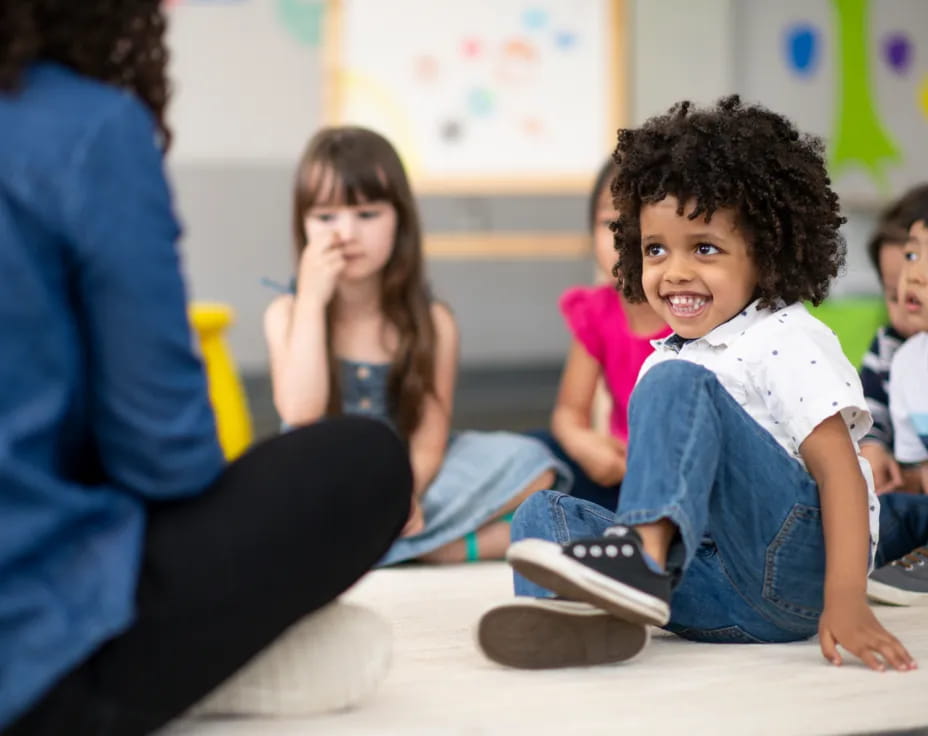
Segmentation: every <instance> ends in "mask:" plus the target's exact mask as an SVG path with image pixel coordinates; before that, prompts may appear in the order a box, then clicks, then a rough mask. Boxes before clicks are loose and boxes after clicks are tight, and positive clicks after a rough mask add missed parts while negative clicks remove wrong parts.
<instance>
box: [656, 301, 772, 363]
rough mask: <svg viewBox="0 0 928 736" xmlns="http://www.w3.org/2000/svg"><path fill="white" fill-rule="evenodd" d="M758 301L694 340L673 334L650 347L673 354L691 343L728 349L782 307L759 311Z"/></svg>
mask: <svg viewBox="0 0 928 736" xmlns="http://www.w3.org/2000/svg"><path fill="white" fill-rule="evenodd" d="M759 301H760V300H759V299H755V300H754V301H753V302H751V303H750V304H748V305H747V306H746V307H745V308H744V309H743V310H742V311H740V312H738V314H736V315H735V316H734V317H732V318H731V319H730V320H728V321H727V322H723V323H722V324H720V325H719V326H718V327H716V328H715V329H714V330H712V331H711V332H708V333H706V334H705V335H703V336H702V337H699V338H696V339H695V340H691V339H687V338H685V337H680V335H678V334H677V333H676V332H674V333H673V334H671V335H668V336H667V337H665V338H663V339H661V340H652V341H651V345H653V346H654V348H655V349H663V350H671V351H673V352H675V353H679V352H680V350H681V349H682V348H683V346H684V345H687V344H689V343H691V342H704V343H706V344H707V345H711V346H712V347H717V348H721V347H729V346H730V345H731V344H732V343H733V342H735V340H737V339H738V338H739V337H741V335H743V334H744V333H745V332H746V331H747V330H748V329H749V328H750V327H753V326H754V325H755V324H757V323H758V322H759V321H760V320H762V319H763V318H764V317H767V316H768V315H770V314H773V313H774V312H777V311H779V310H780V309H782V307H783V306H784V305H783V304H779V305H778V306H776V307H775V308H773V309H761V308H760V307H759V306H758V302H759Z"/></svg>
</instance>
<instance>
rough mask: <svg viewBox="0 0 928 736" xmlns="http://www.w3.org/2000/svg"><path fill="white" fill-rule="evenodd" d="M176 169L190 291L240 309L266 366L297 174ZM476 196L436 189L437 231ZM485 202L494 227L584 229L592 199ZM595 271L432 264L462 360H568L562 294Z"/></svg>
mask: <svg viewBox="0 0 928 736" xmlns="http://www.w3.org/2000/svg"><path fill="white" fill-rule="evenodd" d="M172 174H173V180H174V184H175V193H176V198H177V203H178V207H179V210H180V212H181V217H182V219H183V220H184V222H185V225H186V232H185V238H184V242H183V251H184V256H185V266H186V269H185V270H186V271H187V273H188V275H189V279H190V284H191V293H192V295H193V297H194V298H196V299H205V300H215V301H223V302H227V303H229V304H231V305H232V306H233V307H234V308H235V310H236V313H237V321H236V325H235V327H234V328H233V330H232V331H231V333H230V336H229V342H230V345H231V347H232V350H233V353H234V355H235V357H236V359H237V360H238V362H239V364H240V365H241V366H242V367H243V368H245V369H247V370H262V369H263V368H264V367H265V366H266V363H267V356H266V350H265V345H264V338H263V334H262V326H261V322H262V315H263V312H264V309H265V307H266V306H267V304H268V303H269V302H270V300H271V299H272V298H273V296H274V292H273V291H272V290H271V289H269V288H268V287H266V286H264V285H262V283H261V280H262V277H270V278H272V279H274V280H277V281H281V282H285V281H286V280H287V279H288V278H289V276H290V274H291V272H292V265H291V245H290V232H289V218H290V196H291V193H290V186H291V179H292V172H291V171H290V169H289V168H288V167H282V166H259V165H250V164H242V163H236V164H234V165H232V164H230V165H227V166H220V165H203V164H196V165H195V164H178V165H175V166H173V167H172ZM473 201H474V198H447V199H441V198H437V197H432V198H429V199H428V201H427V202H425V205H424V207H423V210H424V211H426V212H428V213H429V224H430V226H431V228H432V229H433V230H440V231H455V230H458V231H460V230H461V229H462V228H461V223H462V222H466V220H467V217H468V215H467V214H466V212H467V210H468V207H471V206H472V204H473ZM479 201H480V202H481V203H482V204H481V206H482V207H484V208H485V209H486V211H487V212H489V213H491V224H492V225H495V227H493V228H491V231H492V230H497V229H503V228H502V227H501V225H503V224H506V225H508V226H511V227H512V228H514V229H517V230H521V231H524V230H526V229H535V230H545V229H548V227H549V226H550V227H551V228H552V229H553V228H554V227H555V226H557V227H558V229H559V230H560V231H561V232H564V231H567V232H569V231H570V230H571V229H574V230H576V231H582V229H583V227H584V222H583V218H584V214H583V208H584V207H585V203H584V202H583V201H582V199H581V198H578V197H564V198H556V197H506V198H502V199H501V200H500V201H494V200H492V199H491V198H480V200H479ZM462 212H463V213H465V214H461V213H462ZM552 212H553V213H557V214H558V217H552V216H551V213H552ZM533 217H535V218H537V221H536V222H533V221H532V218H533ZM540 223H541V224H540ZM568 223H572V225H570V224H568ZM542 224H543V225H544V226H545V227H542ZM592 270H593V269H592V265H591V262H590V260H589V259H587V258H583V259H577V260H568V261H525V260H520V261H517V262H496V261H493V262H486V261H444V260H442V261H435V262H433V263H431V264H430V272H431V274H432V281H433V285H434V286H435V288H436V292H437V293H438V294H439V295H440V296H441V297H442V298H444V299H445V300H447V301H448V302H449V303H450V304H451V305H452V306H453V307H454V309H455V312H456V313H457V315H458V319H459V321H460V323H461V331H462V335H463V352H462V361H463V362H464V363H468V364H475V363H478V364H480V363H490V364H496V363H505V364H511V363H524V362H526V361H531V360H536V359H547V360H559V359H561V358H562V357H563V350H564V348H565V346H566V339H565V338H564V336H563V335H562V333H561V327H560V317H559V316H558V314H557V297H558V295H559V294H560V292H561V291H562V290H563V289H564V288H565V287H566V286H568V285H570V284H573V283H586V282H587V281H588V280H589V279H590V276H591V274H592Z"/></svg>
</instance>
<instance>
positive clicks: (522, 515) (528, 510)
mask: <svg viewBox="0 0 928 736" xmlns="http://www.w3.org/2000/svg"><path fill="white" fill-rule="evenodd" d="M562 495H564V494H562V493H559V492H558V491H538V492H537V493H533V494H532V495H531V496H529V497H528V498H527V499H525V501H523V502H522V504H521V505H520V506H519V508H518V509H516V513H515V516H513V517H512V530H511V535H510V536H511V539H512V541H513V542H518V541H519V540H521V539H532V538H541V539H552V538H553V537H552V535H551V531H550V527H551V523H552V522H551V519H552V515H551V508H552V506H553V504H554V503H555V501H556V499H557V497H558V496H562Z"/></svg>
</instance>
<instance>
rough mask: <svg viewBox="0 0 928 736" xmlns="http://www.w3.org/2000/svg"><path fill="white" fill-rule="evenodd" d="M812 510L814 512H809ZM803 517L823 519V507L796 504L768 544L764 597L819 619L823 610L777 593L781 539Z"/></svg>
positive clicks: (783, 608) (802, 614)
mask: <svg viewBox="0 0 928 736" xmlns="http://www.w3.org/2000/svg"><path fill="white" fill-rule="evenodd" d="M809 511H811V512H812V513H808V512H809ZM802 517H808V518H812V519H818V520H821V518H822V514H821V509H820V508H816V507H814V506H808V505H807V504H798V503H797V504H795V505H794V506H793V508H792V509H791V510H790V512H789V514H788V515H787V517H786V520H785V521H784V522H783V524H782V525H781V526H780V529H779V531H778V532H777V534H776V536H775V537H774V538H773V540H772V541H771V542H770V544H769V545H767V549H766V551H765V553H764V585H763V597H764V599H765V600H768V601H770V603H772V604H773V605H774V606H776V607H777V608H780V609H782V610H783V611H786V612H787V613H791V614H793V615H796V616H801V617H803V618H809V619H813V620H817V619H818V618H819V617H820V616H821V611H813V610H812V609H810V608H805V607H804V606H797V605H795V604H793V603H790V602H789V601H786V600H783V599H782V598H781V597H780V596H778V595H777V594H776V584H777V570H776V553H777V552H778V551H779V550H780V549H781V548H782V547H783V546H784V544H785V543H784V542H783V541H781V540H783V538H784V537H785V536H786V535H787V534H789V533H790V532H791V531H792V530H793V527H795V526H796V524H797V523H798V522H799V519H800V518H802ZM778 625H780V624H778Z"/></svg>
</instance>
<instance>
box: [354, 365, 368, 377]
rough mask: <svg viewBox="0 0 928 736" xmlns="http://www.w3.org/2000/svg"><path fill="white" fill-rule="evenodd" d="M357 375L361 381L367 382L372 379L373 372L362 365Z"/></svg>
mask: <svg viewBox="0 0 928 736" xmlns="http://www.w3.org/2000/svg"><path fill="white" fill-rule="evenodd" d="M355 375H357V377H358V378H359V379H360V380H362V381H366V380H367V379H368V378H370V375H371V371H370V369H369V368H368V367H367V366H366V365H360V366H358V370H357V372H356V373H355Z"/></svg>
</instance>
